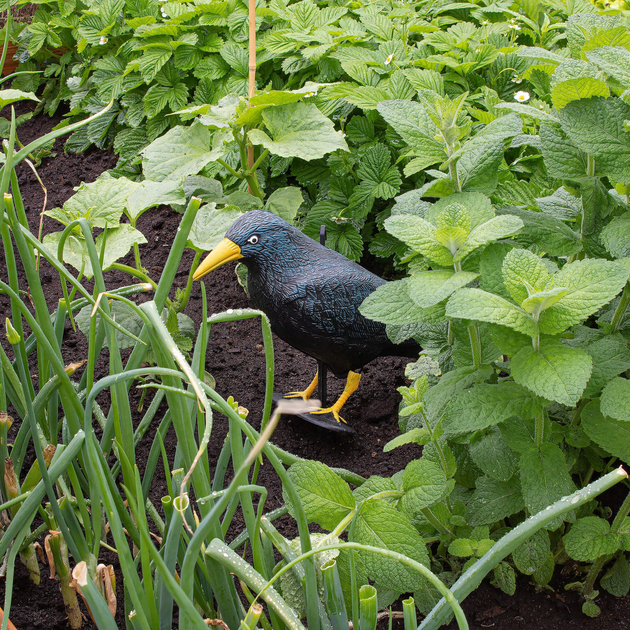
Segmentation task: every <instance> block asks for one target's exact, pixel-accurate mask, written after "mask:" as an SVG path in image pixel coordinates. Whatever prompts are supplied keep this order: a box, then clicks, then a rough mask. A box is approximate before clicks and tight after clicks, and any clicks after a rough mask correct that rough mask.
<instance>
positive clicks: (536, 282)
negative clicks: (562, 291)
mask: <svg viewBox="0 0 630 630" xmlns="http://www.w3.org/2000/svg"><path fill="white" fill-rule="evenodd" d="M503 283H504V284H505V287H506V288H507V290H508V291H509V292H510V295H511V296H512V299H513V300H514V301H515V302H516V303H517V304H522V303H523V302H524V301H525V300H526V299H527V298H528V297H529V296H530V295H531V294H532V293H537V292H538V291H546V290H547V289H550V288H551V287H552V286H553V277H552V275H551V274H550V273H549V270H548V269H547V265H545V263H544V262H543V261H542V259H541V258H539V257H538V256H536V255H535V254H533V253H532V252H530V251H528V250H526V249H513V250H512V251H510V252H508V253H507V254H506V256H505V258H504V259H503Z"/></svg>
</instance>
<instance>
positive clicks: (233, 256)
mask: <svg viewBox="0 0 630 630" xmlns="http://www.w3.org/2000/svg"><path fill="white" fill-rule="evenodd" d="M239 258H243V254H241V248H240V247H239V246H238V245H237V244H236V243H234V242H232V241H231V240H230V239H229V238H224V239H223V240H222V241H221V242H220V243H219V244H218V245H217V246H216V247H215V248H214V249H213V250H212V251H211V252H210V253H209V254H208V255H207V256H206V258H205V259H204V261H203V262H202V263H201V264H200V265H199V267H197V271H195V274H194V275H193V280H199V278H203V276H205V275H206V274H207V273H210V272H211V271H214V270H215V269H217V268H218V267H220V266H221V265H225V263H228V262H230V261H231V260H238V259H239Z"/></svg>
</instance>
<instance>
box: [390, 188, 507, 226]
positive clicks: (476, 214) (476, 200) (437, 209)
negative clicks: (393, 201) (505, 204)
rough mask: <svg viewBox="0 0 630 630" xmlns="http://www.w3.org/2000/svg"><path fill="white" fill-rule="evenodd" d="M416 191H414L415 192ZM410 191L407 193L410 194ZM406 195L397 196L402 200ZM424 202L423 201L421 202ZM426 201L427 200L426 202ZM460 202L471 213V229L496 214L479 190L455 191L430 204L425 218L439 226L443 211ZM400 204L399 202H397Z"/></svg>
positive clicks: (490, 203) (487, 199) (488, 200)
mask: <svg viewBox="0 0 630 630" xmlns="http://www.w3.org/2000/svg"><path fill="white" fill-rule="evenodd" d="M414 192H415V191H412V193H411V194H413V193H414ZM409 194H410V193H406V195H409ZM403 197H405V195H401V196H400V197H397V201H399V200H401V199H402V198H403ZM421 203H422V202H421ZM425 203H426V202H425ZM454 203H458V204H460V205H462V206H464V208H466V211H467V212H468V214H469V215H470V229H471V230H474V229H475V228H477V227H479V226H480V225H482V224H483V223H485V222H486V221H489V220H490V219H493V218H494V216H495V212H494V209H493V207H492V202H491V201H490V199H489V198H488V197H486V195H484V194H483V193H478V192H464V193H454V194H452V195H449V196H448V197H444V198H442V199H438V201H436V202H435V203H434V204H432V205H431V206H429V208H428V212H427V213H426V216H424V215H421V216H424V218H425V219H426V220H427V221H428V222H429V223H432V224H433V225H435V226H437V224H438V217H439V216H440V214H441V213H442V211H443V210H444V209H445V208H446V207H448V206H450V205H451V204H454ZM397 205H398V204H397Z"/></svg>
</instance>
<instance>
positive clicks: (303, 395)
mask: <svg viewBox="0 0 630 630" xmlns="http://www.w3.org/2000/svg"><path fill="white" fill-rule="evenodd" d="M284 398H301V399H302V400H308V399H309V398H310V394H309V393H308V392H307V391H306V390H304V391H303V392H289V393H288V394H285V395H284Z"/></svg>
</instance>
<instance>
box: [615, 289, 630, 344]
mask: <svg viewBox="0 0 630 630" xmlns="http://www.w3.org/2000/svg"><path fill="white" fill-rule="evenodd" d="M628 303H630V282H628V283H627V284H626V286H625V288H624V290H623V293H622V294H621V299H620V300H619V304H617V308H616V309H615V313H614V315H613V318H612V321H611V322H610V325H611V327H612V332H613V333H616V332H618V331H619V328H620V326H621V320H622V319H623V316H624V313H625V312H626V308H628Z"/></svg>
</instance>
